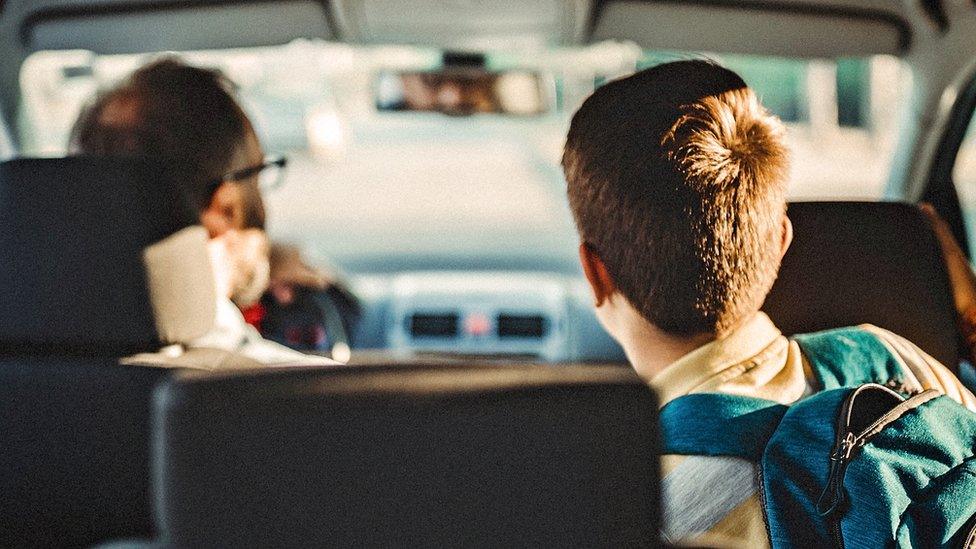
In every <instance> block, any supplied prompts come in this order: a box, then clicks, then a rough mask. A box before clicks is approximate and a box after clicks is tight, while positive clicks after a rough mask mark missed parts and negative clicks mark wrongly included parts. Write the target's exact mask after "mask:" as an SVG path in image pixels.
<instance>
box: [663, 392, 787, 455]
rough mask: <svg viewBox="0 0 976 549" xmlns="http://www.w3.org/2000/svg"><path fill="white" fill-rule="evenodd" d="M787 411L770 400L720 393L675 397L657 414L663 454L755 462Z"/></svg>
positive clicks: (785, 407) (784, 407)
mask: <svg viewBox="0 0 976 549" xmlns="http://www.w3.org/2000/svg"><path fill="white" fill-rule="evenodd" d="M787 409H788V407H787V406H784V405H782V404H778V403H776V402H773V401H770V400H763V399H759V398H752V397H745V396H738V395H726V394H722V393H696V394H691V395H685V396H683V397H678V398H676V399H674V400H672V401H671V402H669V403H668V404H667V405H666V406H665V407H664V408H663V409H662V410H661V413H660V418H659V419H660V422H661V435H662V438H663V440H664V453H665V454H676V455H699V456H729V457H738V458H743V459H747V460H750V461H753V462H758V461H759V460H760V459H761V458H762V454H763V450H764V449H765V447H766V442H767V441H769V439H770V437H771V436H772V435H773V431H775V430H776V427H777V426H778V425H779V422H780V420H781V419H783V415H784V414H785V413H786V410H787Z"/></svg>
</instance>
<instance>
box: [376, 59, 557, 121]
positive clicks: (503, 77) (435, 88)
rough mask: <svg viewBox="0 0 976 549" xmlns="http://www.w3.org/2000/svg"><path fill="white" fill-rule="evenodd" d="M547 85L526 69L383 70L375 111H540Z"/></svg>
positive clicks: (546, 97) (547, 106) (546, 99)
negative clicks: (491, 70)
mask: <svg viewBox="0 0 976 549" xmlns="http://www.w3.org/2000/svg"><path fill="white" fill-rule="evenodd" d="M550 87H551V86H550V85H547V84H546V83H545V79H544V78H543V77H541V76H540V75H539V74H538V73H535V72H531V71H505V72H489V71H485V70H483V69H478V68H451V69H446V70H439V71H426V72H397V73H394V72H382V73H380V74H379V76H378V79H377V85H376V91H377V93H376V108H377V109H378V110H380V111H420V112H441V113H444V114H451V115H462V116H463V115H471V114H482V113H491V114H507V115H522V116H531V115H539V114H544V113H546V112H548V111H549V109H550V107H551V105H550V104H551V99H550V97H551V95H552V94H551V93H550V92H549V88H550Z"/></svg>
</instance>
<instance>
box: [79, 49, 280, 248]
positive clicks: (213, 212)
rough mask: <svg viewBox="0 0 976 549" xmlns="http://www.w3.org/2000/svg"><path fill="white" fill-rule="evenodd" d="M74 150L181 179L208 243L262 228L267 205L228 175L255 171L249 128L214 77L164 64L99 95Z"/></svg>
mask: <svg viewBox="0 0 976 549" xmlns="http://www.w3.org/2000/svg"><path fill="white" fill-rule="evenodd" d="M71 141H72V148H73V149H74V150H76V151H77V152H81V153H86V154H95V155H145V156H150V157H153V158H156V159H160V160H163V161H165V162H167V164H168V165H169V166H170V167H171V169H173V170H174V171H176V172H177V173H178V175H179V176H180V179H181V180H182V181H183V182H184V184H185V189H186V192H187V195H188V196H189V198H190V199H191V201H193V203H194V205H195V206H196V207H197V208H198V210H199V211H200V213H201V221H202V222H203V224H204V225H205V226H206V228H207V230H208V232H209V233H210V235H211V236H212V237H216V236H219V235H221V234H223V233H224V232H226V231H227V230H230V229H245V228H259V229H260V228H263V227H264V204H263V202H262V200H261V195H260V193H259V191H258V188H257V181H256V176H255V178H252V179H251V180H242V181H223V178H224V176H225V175H226V174H229V173H232V172H235V171H238V170H244V169H247V168H250V167H253V166H257V165H260V164H261V162H262V161H263V158H264V154H263V151H262V149H261V145H260V143H259V142H258V138H257V134H256V133H255V132H254V127H253V126H252V125H251V121H250V120H249V119H248V117H247V115H246V114H244V110H243V109H242V108H241V106H240V105H239V104H238V103H237V101H236V100H235V98H234V86H233V84H232V83H231V82H230V80H228V79H227V78H226V77H224V76H223V75H222V74H221V73H220V72H219V71H216V70H210V69H203V68H199V67H192V66H189V65H186V64H184V63H183V62H181V61H180V60H178V59H176V58H173V57H166V58H162V59H159V60H157V61H154V62H152V63H149V64H148V65H145V66H143V67H142V68H140V69H138V70H136V71H135V72H134V73H132V75H130V76H129V77H128V78H127V79H125V80H124V81H122V82H121V83H119V84H118V85H116V86H115V87H113V88H111V89H109V90H106V91H104V92H102V93H101V94H100V95H98V96H97V97H96V98H95V100H94V101H93V102H92V103H91V105H89V106H88V108H87V109H85V111H84V112H83V113H82V114H81V116H80V117H79V119H78V121H77V122H76V123H75V126H74V128H73V130H72V136H71Z"/></svg>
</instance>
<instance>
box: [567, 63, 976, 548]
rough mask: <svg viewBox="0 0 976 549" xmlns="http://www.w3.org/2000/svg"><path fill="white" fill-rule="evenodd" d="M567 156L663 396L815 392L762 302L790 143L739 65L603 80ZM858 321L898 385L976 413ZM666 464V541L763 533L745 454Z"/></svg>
mask: <svg viewBox="0 0 976 549" xmlns="http://www.w3.org/2000/svg"><path fill="white" fill-rule="evenodd" d="M563 169H564V172H565V175H566V180H567V182H568V195H569V202H570V206H571V209H572V211H573V215H574V217H575V219H576V224H577V228H578V231H579V234H580V238H581V241H582V243H581V244H580V260H581V262H582V265H583V271H584V274H585V275H586V278H587V280H588V281H589V283H590V286H591V288H592V291H593V297H594V300H595V305H596V311H597V316H598V317H599V318H600V321H601V322H602V324H603V325H604V327H605V328H606V329H607V330H608V332H610V334H611V335H612V336H613V337H614V338H615V339H616V340H617V341H618V342H619V343H620V344H621V345H622V346H623V348H624V350H625V352H626V354H627V357H628V359H629V360H630V362H631V364H632V365H633V367H634V369H635V370H636V371H637V373H638V374H640V375H641V377H643V378H644V379H646V380H647V381H648V382H649V383H650V384H651V385H652V386H654V388H655V389H656V390H657V392H658V395H659V397H660V399H661V405H662V406H663V405H665V404H667V403H668V402H670V401H671V400H674V399H675V398H677V397H679V396H682V395H686V394H689V393H698V392H724V393H730V394H737V395H747V396H754V397H759V398H764V399H768V400H774V401H777V402H781V403H784V404H790V403H792V402H795V401H796V400H798V399H800V398H801V397H803V396H806V395H808V394H810V393H812V392H814V391H816V390H818V387H817V382H816V380H815V379H814V376H813V375H812V372H811V370H810V367H809V365H808V363H807V359H806V357H804V356H803V354H802V353H801V352H800V348H799V346H798V344H797V343H796V342H795V341H791V340H788V339H787V338H785V337H784V336H783V335H782V334H781V333H780V332H779V331H778V330H777V329H776V327H775V326H774V325H773V324H772V322H771V321H770V320H769V318H768V317H767V316H766V315H765V314H763V313H762V312H760V310H759V309H760V307H761V306H762V304H763V301H764V300H765V298H766V294H767V293H768V292H769V290H770V288H771V287H772V285H773V282H774V280H775V279H776V275H777V271H778V270H779V265H780V260H781V259H782V257H783V255H784V254H785V253H786V249H787V247H788V246H789V244H790V241H791V239H792V225H791V224H790V220H789V219H788V218H787V217H786V185H787V176H788V151H787V148H786V145H785V142H784V128H783V126H782V124H781V123H780V121H779V120H778V119H776V118H775V117H774V116H772V115H770V114H769V113H768V112H767V111H766V110H765V109H764V108H763V107H762V106H761V105H760V104H759V101H758V99H757V98H756V96H755V94H754V93H753V92H752V90H750V89H749V88H748V86H746V84H745V82H744V81H743V80H742V79H741V78H740V77H739V76H738V75H736V74H735V73H734V72H732V71H729V70H727V69H724V68H722V67H720V66H718V65H716V64H714V63H711V62H707V61H680V62H675V63H668V64H664V65H660V66H657V67H653V68H651V69H648V70H645V71H642V72H639V73H637V74H634V75H633V76H630V77H628V78H625V79H622V80H617V81H615V82H611V83H609V84H607V85H605V86H603V87H601V88H600V89H598V90H597V91H596V92H595V93H594V94H593V95H592V96H590V98H589V99H587V100H586V101H585V102H584V103H583V105H582V107H580V109H579V111H578V112H577V113H576V114H575V116H574V117H573V121H572V124H571V126H570V129H569V135H568V137H567V141H566V148H565V151H564V154H563ZM860 330H861V331H862V332H864V333H865V334H867V337H871V338H874V340H875V341H880V342H881V343H882V344H883V345H885V346H886V347H887V348H888V349H889V350H890V351H891V352H892V353H893V354H894V355H895V356H897V357H898V358H899V359H900V361H901V364H900V366H901V367H902V369H903V370H904V383H905V385H906V389H907V390H914V391H917V390H921V389H930V388H936V389H940V390H942V391H943V392H944V393H945V394H947V395H948V396H950V397H951V398H953V399H955V400H957V401H960V402H962V403H963V404H964V405H966V406H967V407H968V408H970V409H971V410H976V399H974V397H973V395H972V394H970V393H969V391H968V390H966V389H965V388H964V387H963V386H962V385H961V383H960V382H959V381H958V380H957V379H956V378H955V377H954V376H953V375H952V374H951V373H950V372H949V371H948V370H947V369H946V368H945V367H944V366H942V365H941V364H939V363H938V362H937V361H935V360H934V359H932V358H931V357H929V356H928V355H926V354H925V353H924V352H922V351H921V350H919V349H918V348H917V347H915V346H914V345H913V344H912V343H910V342H908V341H906V340H904V339H903V338H901V337H899V336H897V335H895V334H892V333H891V332H888V331H886V330H882V329H880V328H877V327H873V326H864V327H861V328H860ZM851 367H852V368H856V367H858V365H856V364H852V365H851ZM881 382H882V383H883V382H884V381H881ZM662 469H663V473H664V475H665V479H664V482H663V487H664V492H665V494H664V501H665V502H666V509H665V516H666V519H667V520H666V526H665V532H664V533H665V536H666V537H667V538H668V539H669V540H672V541H674V540H678V539H682V540H686V541H687V540H691V541H692V542H696V541H697V542H699V543H709V541H711V542H715V541H716V540H721V543H723V544H725V543H728V544H731V545H735V546H740V545H745V546H768V544H769V539H768V536H767V533H766V528H765V524H764V520H763V512H762V508H761V502H760V499H759V495H758V492H757V489H758V488H759V484H758V480H757V475H756V471H755V470H754V466H753V465H752V464H751V463H749V462H746V461H743V460H738V459H733V458H720V457H704V456H690V457H683V456H665V458H664V461H663V467H662Z"/></svg>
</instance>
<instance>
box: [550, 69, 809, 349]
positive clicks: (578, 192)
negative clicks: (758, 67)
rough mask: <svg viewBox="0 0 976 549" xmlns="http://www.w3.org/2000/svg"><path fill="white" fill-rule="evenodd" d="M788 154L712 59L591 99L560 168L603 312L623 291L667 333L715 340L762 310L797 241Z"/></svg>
mask: <svg viewBox="0 0 976 549" xmlns="http://www.w3.org/2000/svg"><path fill="white" fill-rule="evenodd" d="M787 156H788V154H787V149H786V145H785V143H784V130H783V127H782V124H781V123H780V122H779V120H778V119H776V118H775V117H774V116H772V115H770V114H769V113H768V112H767V111H766V110H765V109H764V108H763V107H762V106H761V105H760V104H759V101H758V100H757V99H756V96H755V95H754V93H753V92H752V90H750V89H749V88H748V87H747V86H746V84H745V82H743V80H742V79H741V78H740V77H739V76H738V75H736V74H735V73H734V72H732V71H730V70H727V69H725V68H722V67H720V66H718V65H716V64H714V63H711V62H708V61H679V62H674V63H667V64H664V65H659V66H657V67H653V68H650V69H647V70H644V71H641V72H638V73H637V74H634V75H632V76H630V77H628V78H624V79H621V80H617V81H614V82H611V83H609V84H606V85H605V86H603V87H601V88H599V89H598V90H596V92H595V93H594V94H593V95H592V96H590V97H589V98H588V99H587V100H586V101H585V102H584V103H583V106H582V107H580V109H579V111H577V113H576V114H575V116H574V117H573V121H572V124H571V125H570V129H569V135H568V137H567V141H566V148H565V151H564V154H563V162H562V163H563V169H564V172H565V174H566V180H567V182H568V184H569V187H568V192H569V202H570V207H571V208H572V211H573V215H574V217H575V218H576V224H577V228H578V230H579V233H580V238H581V240H582V246H581V255H582V259H583V264H584V265H583V266H584V270H585V271H586V274H587V277H588V278H589V279H590V281H591V283H593V284H594V290H595V292H596V293H597V302H598V304H599V303H601V302H602V301H603V298H604V297H605V296H603V295H601V293H605V294H606V296H607V297H609V295H610V294H613V293H618V292H619V294H621V295H622V296H623V297H625V298H626V300H627V302H628V303H629V304H630V305H631V306H632V307H633V308H634V310H636V311H637V313H639V315H640V316H641V317H643V318H644V319H645V320H647V321H649V322H650V323H651V324H652V325H654V326H655V327H657V328H658V329H660V330H663V331H664V332H665V333H668V334H671V335H675V336H692V335H699V334H712V335H714V336H716V337H721V336H722V335H723V334H724V333H727V332H728V331H729V330H730V329H732V328H734V327H735V326H737V325H738V323H739V322H741V321H742V320H744V319H746V318H747V317H748V316H751V315H752V314H753V313H755V312H756V311H758V310H759V308H760V307H761V305H762V303H763V301H764V299H765V297H766V294H767V293H768V292H769V289H770V288H771V287H772V284H773V281H774V280H775V278H776V273H777V271H778V269H779V263H780V259H781V258H782V254H783V253H784V252H785V248H786V246H787V245H788V244H789V238H790V234H791V233H790V227H789V221H788V220H787V219H786V216H785V213H786V183H787V171H788V158H787ZM601 276H602V278H603V280H602V281H601ZM608 285H609V286H611V287H610V288H607V286H608Z"/></svg>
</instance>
